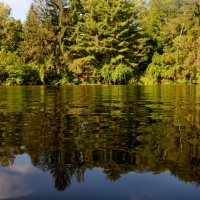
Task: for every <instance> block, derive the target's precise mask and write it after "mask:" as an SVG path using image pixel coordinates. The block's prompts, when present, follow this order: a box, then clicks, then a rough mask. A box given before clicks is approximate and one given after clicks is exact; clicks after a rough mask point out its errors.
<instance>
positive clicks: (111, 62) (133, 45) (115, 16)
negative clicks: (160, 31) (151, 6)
mask: <svg viewBox="0 0 200 200" xmlns="http://www.w3.org/2000/svg"><path fill="white" fill-rule="evenodd" d="M82 6H83V10H84V11H83V13H81V19H80V20H79V22H78V24H77V26H76V31H75V35H76V44H74V45H73V46H71V55H73V58H74V61H73V63H72V64H71V70H73V71H75V73H77V74H83V73H84V74H87V75H88V76H94V75H95V71H96V72H97V73H98V77H99V78H101V77H102V80H101V81H102V82H104V83H128V81H129V80H130V79H131V77H133V73H134V71H135V70H136V66H137V63H138V61H137V55H136V49H137V44H138V38H139V33H138V32H139V29H138V22H137V11H138V10H137V7H136V4H135V1H134V0H130V1H123V0H117V1H116V0H115V1H114V0H108V1H107V0H102V1H100V2H99V1H98V0H92V1H82Z"/></svg>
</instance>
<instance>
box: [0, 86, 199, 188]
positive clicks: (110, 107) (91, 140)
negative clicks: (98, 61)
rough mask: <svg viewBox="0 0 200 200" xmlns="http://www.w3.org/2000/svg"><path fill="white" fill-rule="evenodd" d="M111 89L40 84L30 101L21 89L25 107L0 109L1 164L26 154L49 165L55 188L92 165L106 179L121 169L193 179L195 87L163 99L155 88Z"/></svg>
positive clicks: (196, 176) (46, 168)
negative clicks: (44, 86) (190, 91)
mask: <svg viewBox="0 0 200 200" xmlns="http://www.w3.org/2000/svg"><path fill="white" fill-rule="evenodd" d="M112 88H113V87H112ZM114 88H115V87H114ZM117 88H118V89H119V91H118V90H117V92H116V91H114V92H115V93H113V92H110V88H109V87H106V89H102V88H101V90H98V89H96V90H95V89H94V90H91V89H88V88H86V87H78V88H76V89H75V90H67V89H66V90H62V88H61V89H60V90H58V91H54V90H52V91H47V92H46V93H45V91H44V90H41V91H40V96H39V97H38V100H37V101H35V102H33V103H32V99H33V98H34V97H33V96H31V95H32V93H28V94H29V95H27V96H26V98H27V102H29V104H30V105H28V106H27V110H26V109H24V108H23V109H24V110H23V109H22V108H20V109H21V110H23V114H22V113H21V112H20V111H18V112H17V111H15V113H12V114H11V113H8V112H7V113H6V112H3V111H2V112H0V132H1V134H0V164H1V166H2V167H8V166H9V165H11V164H13V162H14V157H15V156H16V155H19V154H23V153H27V154H28V155H29V156H30V158H31V161H32V163H33V165H34V166H36V167H38V168H39V169H41V170H43V171H50V174H51V175H52V177H53V180H54V182H55V188H56V189H57V190H59V191H63V190H65V189H66V188H67V187H69V186H70V184H71V178H72V177H73V176H74V177H76V179H77V181H78V182H84V173H85V171H86V169H92V168H96V167H99V168H102V170H103V172H104V173H105V176H106V178H107V179H109V180H111V181H116V180H118V179H119V178H120V177H121V176H122V175H123V174H127V173H129V172H136V173H146V172H152V173H154V174H158V173H161V172H165V171H170V173H171V175H173V176H175V177H177V178H178V179H179V180H180V181H184V182H191V183H195V184H196V185H197V186H199V184H200V146H199V144H200V141H199V132H200V126H199V119H198V112H199V110H198V107H197V104H198V103H195V101H197V96H198V97H199V98H200V94H195V95H196V96H195V95H194V98H191V96H190V98H188V91H187V90H186V92H184V91H182V93H181V94H180V95H182V96H178V97H177V98H175V97H176V96H175V94H174V93H173V94H171V95H172V97H171V96H170V98H169V97H168V96H167V94H168V93H167V92H166V93H165V92H163V93H162V91H161V90H156V91H154V92H152V91H151V90H150V91H144V89H143V88H140V87H135V88H133V90H126V89H125V90H123V89H122V91H120V88H121V87H117ZM150 89H152V90H154V88H153V87H152V88H150ZM76 90H77V91H76ZM103 90H105V91H103ZM113 90H114V89H113ZM177 92H179V91H178V90H177ZM161 93H162V94H161ZM114 94H115V95H114ZM116 94H118V95H116ZM122 94H123V95H122ZM152 94H153V95H155V96H153V97H152V96H151V95H152ZM77 95H79V96H78V97H77ZM101 95H104V96H103V97H102V96H101ZM93 96H95V98H97V100H96V101H95V100H94V99H92V98H91V97H93ZM160 96H162V98H160ZM183 97H184V98H183ZM98 98H99V99H98ZM30 99H31V100H30ZM144 99H145V100H144ZM180 99H186V100H184V101H183V102H180ZM29 100H30V101H29ZM184 102H187V105H186V104H184ZM8 103H9V102H8ZM22 103H23V102H22ZM27 104H28V103H27ZM188 104H190V106H188ZM181 106H182V107H181ZM0 108H1V104H0ZM181 108H182V109H181ZM13 109H14V108H13ZM15 109H16V108H15ZM22 147H23V148H22Z"/></svg>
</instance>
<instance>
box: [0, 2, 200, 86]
mask: <svg viewBox="0 0 200 200" xmlns="http://www.w3.org/2000/svg"><path fill="white" fill-rule="evenodd" d="M0 11H1V13H2V14H1V16H0V84H3V85H22V84H28V85H34V84H54V85H55V84H59V85H65V84H81V83H83V84H158V83H160V84H168V83H200V39H199V34H198V33H199V32H200V3H199V1H195V0H149V1H145V0H127V1H124V0H101V1H98V0H57V1H55V0H33V2H32V4H31V6H30V9H29V12H28V14H27V18H26V21H25V22H24V23H23V24H22V23H21V22H20V21H19V20H16V19H14V18H11V17H10V13H11V9H10V7H9V6H8V5H5V4H4V3H0Z"/></svg>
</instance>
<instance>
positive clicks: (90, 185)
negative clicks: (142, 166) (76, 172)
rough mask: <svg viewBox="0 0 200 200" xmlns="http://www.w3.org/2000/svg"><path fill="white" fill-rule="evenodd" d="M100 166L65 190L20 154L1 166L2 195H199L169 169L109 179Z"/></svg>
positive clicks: (131, 198) (139, 199) (131, 199)
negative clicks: (112, 180)
mask: <svg viewBox="0 0 200 200" xmlns="http://www.w3.org/2000/svg"><path fill="white" fill-rule="evenodd" d="M102 171H103V169H101V168H94V169H92V170H86V172H85V175H84V176H85V182H84V183H77V181H76V179H75V178H72V181H71V182H72V183H71V186H70V187H69V188H67V189H66V190H65V191H63V192H58V191H56V190H55V189H54V183H53V179H52V176H51V175H50V173H49V172H42V171H41V170H39V169H37V168H36V167H34V166H32V164H31V162H30V158H29V157H28V155H23V156H17V157H16V159H15V163H14V164H13V165H12V166H11V167H9V168H0V199H21V200H22V199H29V200H31V199H71V200H79V199H95V200H102V199H104V200H107V199H109V200H110V199H115V200H122V199H127V200H146V199H159V200H160V199H162V200H165V199H170V200H173V199H174V200H175V199H183V200H184V199H193V200H197V199H199V195H200V190H199V189H198V188H195V187H194V185H191V184H185V183H182V182H180V181H179V180H178V179H176V178H174V177H172V176H171V175H170V173H169V172H166V173H161V174H159V175H153V174H152V173H146V174H137V173H129V174H126V175H122V177H121V178H120V179H119V180H117V181H116V182H110V180H107V179H106V175H105V174H104V173H103V172H102Z"/></svg>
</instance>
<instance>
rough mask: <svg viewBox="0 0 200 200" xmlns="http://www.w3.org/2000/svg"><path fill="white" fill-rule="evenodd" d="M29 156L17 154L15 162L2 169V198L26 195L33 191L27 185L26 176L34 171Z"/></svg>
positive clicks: (0, 195) (0, 194) (0, 171)
mask: <svg viewBox="0 0 200 200" xmlns="http://www.w3.org/2000/svg"><path fill="white" fill-rule="evenodd" d="M33 172H34V171H33V170H32V166H31V163H30V161H29V158H28V156H25V155H24V156H17V159H15V164H14V165H12V166H10V167H9V168H1V170H0V199H10V198H16V197H20V196H26V195H28V194H31V193H32V192H33V191H32V190H31V188H28V187H27V185H26V181H25V177H26V175H27V174H29V173H33Z"/></svg>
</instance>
